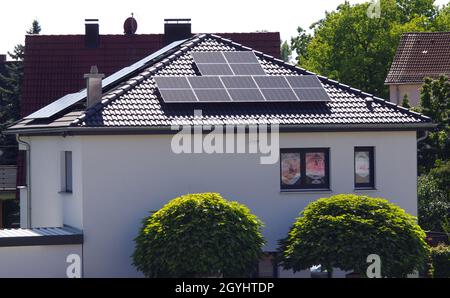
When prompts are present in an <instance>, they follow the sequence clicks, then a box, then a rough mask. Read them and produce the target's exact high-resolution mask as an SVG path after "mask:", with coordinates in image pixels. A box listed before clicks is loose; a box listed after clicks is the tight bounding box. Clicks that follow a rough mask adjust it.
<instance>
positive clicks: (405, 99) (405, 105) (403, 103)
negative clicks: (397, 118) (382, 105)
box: [402, 94, 411, 109]
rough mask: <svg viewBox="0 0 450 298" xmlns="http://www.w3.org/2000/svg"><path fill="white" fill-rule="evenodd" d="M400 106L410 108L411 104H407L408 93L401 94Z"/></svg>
mask: <svg viewBox="0 0 450 298" xmlns="http://www.w3.org/2000/svg"><path fill="white" fill-rule="evenodd" d="M402 107H404V108H407V109H410V108H411V105H410V104H409V99H408V94H405V96H403V100H402Z"/></svg>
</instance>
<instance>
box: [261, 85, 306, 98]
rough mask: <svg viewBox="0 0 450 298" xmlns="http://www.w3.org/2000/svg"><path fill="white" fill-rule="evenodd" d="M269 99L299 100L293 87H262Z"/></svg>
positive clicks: (263, 92)
mask: <svg viewBox="0 0 450 298" xmlns="http://www.w3.org/2000/svg"><path fill="white" fill-rule="evenodd" d="M261 92H262V94H264V97H265V98H266V100H267V101H298V99H297V97H296V96H295V94H294V91H292V89H281V88H279V89H261Z"/></svg>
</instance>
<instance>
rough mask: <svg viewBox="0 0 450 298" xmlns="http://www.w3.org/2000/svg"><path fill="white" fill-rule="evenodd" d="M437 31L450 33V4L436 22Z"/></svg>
mask: <svg viewBox="0 0 450 298" xmlns="http://www.w3.org/2000/svg"><path fill="white" fill-rule="evenodd" d="M433 26H434V30H435V31H450V4H447V5H445V6H443V7H442V8H441V9H440V10H439V12H438V13H437V15H436V18H435V20H434V24H433Z"/></svg>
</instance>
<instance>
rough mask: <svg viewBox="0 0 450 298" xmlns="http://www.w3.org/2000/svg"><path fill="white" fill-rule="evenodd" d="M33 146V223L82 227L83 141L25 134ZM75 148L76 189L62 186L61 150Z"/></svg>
mask: <svg viewBox="0 0 450 298" xmlns="http://www.w3.org/2000/svg"><path fill="white" fill-rule="evenodd" d="M23 139H24V140H26V141H27V142H29V143H30V147H31V157H30V160H31V190H32V191H31V214H32V216H31V224H32V227H61V226H63V225H69V226H72V227H75V228H78V229H82V228H83V222H82V191H83V187H82V179H81V177H82V158H81V153H82V151H81V146H82V143H81V142H80V141H79V140H78V139H77V137H71V138H65V137H59V136H48V137H43V136H40V137H30V138H23ZM64 151H72V162H73V167H72V168H73V185H74V187H73V192H72V193H64V192H62V188H61V175H62V163H63V159H62V154H63V152H64Z"/></svg>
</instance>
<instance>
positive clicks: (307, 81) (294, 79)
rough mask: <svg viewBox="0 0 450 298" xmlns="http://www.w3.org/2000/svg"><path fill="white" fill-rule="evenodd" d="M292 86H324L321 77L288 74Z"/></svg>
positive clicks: (287, 78)
mask: <svg viewBox="0 0 450 298" xmlns="http://www.w3.org/2000/svg"><path fill="white" fill-rule="evenodd" d="M286 80H288V82H289V84H291V86H292V88H323V87H322V84H321V83H320V81H319V78H317V76H314V75H305V76H286Z"/></svg>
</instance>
